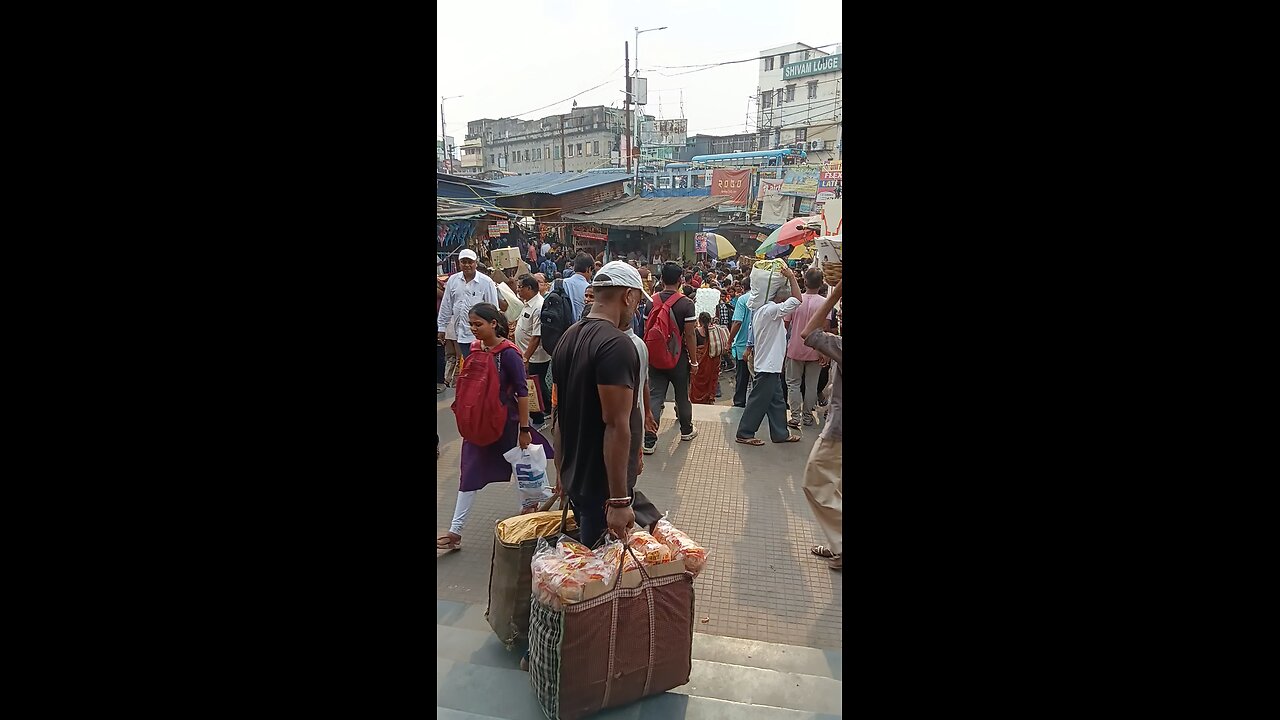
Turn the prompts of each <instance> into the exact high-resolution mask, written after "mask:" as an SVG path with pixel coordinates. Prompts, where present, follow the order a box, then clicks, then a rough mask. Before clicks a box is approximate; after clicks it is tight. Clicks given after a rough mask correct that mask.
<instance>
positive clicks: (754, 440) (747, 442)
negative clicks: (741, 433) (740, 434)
mask: <svg viewBox="0 0 1280 720" xmlns="http://www.w3.org/2000/svg"><path fill="white" fill-rule="evenodd" d="M734 442H740V443H742V444H743V445H754V446H756V447H759V446H761V445H763V444H764V441H763V440H761V439H760V438H734Z"/></svg>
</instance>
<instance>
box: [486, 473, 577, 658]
mask: <svg viewBox="0 0 1280 720" xmlns="http://www.w3.org/2000/svg"><path fill="white" fill-rule="evenodd" d="M555 500H556V498H554V497H552V498H550V499H549V500H547V501H546V502H545V503H543V505H542V507H541V508H539V512H536V513H529V514H527V515H516V516H514V517H511V518H507V519H506V520H504V521H501V522H499V523H498V524H497V525H495V527H494V531H493V558H492V560H491V562H490V564H489V607H488V608H487V609H486V610H485V613H484V615H485V619H486V620H488V621H489V627H491V628H493V632H494V634H495V635H497V636H498V639H499V640H501V641H502V644H503V645H505V646H507V648H508V649H511V648H513V647H514V646H516V645H517V644H520V643H523V642H524V641H525V640H526V639H527V638H528V637H529V599H530V597H531V590H532V588H533V571H532V570H531V569H530V567H529V566H530V564H531V563H532V562H533V551H534V549H535V548H536V546H537V544H538V537H545V538H547V539H548V540H551V539H553V538H556V537H558V536H559V535H560V534H561V532H562V531H563V532H564V534H566V535H568V536H569V537H571V538H574V539H577V537H578V526H577V524H576V523H574V520H573V517H572V516H568V513H567V512H548V508H550V507H551V504H552V503H553V502H555ZM561 504H563V505H565V506H566V510H567V506H568V503H567V502H565V501H563V500H561ZM513 521H519V522H521V523H523V524H539V525H542V526H543V527H544V528H545V529H544V530H542V532H539V533H537V537H531V538H528V539H521V540H519V541H517V542H508V541H507V539H504V537H503V533H504V528H503V524H504V523H506V524H510V523H512V522H513ZM543 521H554V524H549V523H547V522H543Z"/></svg>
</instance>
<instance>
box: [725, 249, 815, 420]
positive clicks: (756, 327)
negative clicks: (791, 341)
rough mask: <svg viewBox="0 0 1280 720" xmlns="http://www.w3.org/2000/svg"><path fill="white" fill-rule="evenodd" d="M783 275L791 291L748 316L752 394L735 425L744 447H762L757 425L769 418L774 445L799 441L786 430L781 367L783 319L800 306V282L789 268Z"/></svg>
mask: <svg viewBox="0 0 1280 720" xmlns="http://www.w3.org/2000/svg"><path fill="white" fill-rule="evenodd" d="M782 276H783V277H785V278H787V279H788V280H789V281H790V282H791V287H790V289H788V288H785V287H784V288H780V289H779V290H778V293H777V295H775V296H774V297H773V298H771V301H770V302H766V303H765V304H764V305H762V306H760V308H759V309H757V310H756V311H755V313H754V314H753V315H752V316H751V332H752V334H753V335H754V341H753V342H754V347H753V348H751V349H750V352H751V353H752V355H753V356H754V358H755V369H756V374H755V377H753V378H752V379H751V395H750V396H749V397H748V398H747V407H746V409H745V410H743V411H742V419H741V420H740V421H739V422H738V432H737V441H738V442H740V443H742V444H743V445H763V444H764V441H763V440H761V439H759V438H757V437H756V431H757V430H759V429H760V423H761V421H763V420H764V419H765V417H768V418H769V438H770V439H771V440H773V441H774V442H775V443H784V442H799V441H800V436H799V435H792V434H791V432H790V431H789V430H788V429H787V396H786V393H785V392H784V391H783V382H782V366H783V364H784V363H785V361H786V359H787V329H786V326H785V322H786V318H787V317H788V316H789V315H791V313H793V312H795V309H796V308H798V307H800V283H798V282H796V274H795V272H794V271H792V270H791V268H788V267H783V268H782Z"/></svg>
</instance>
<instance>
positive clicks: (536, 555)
mask: <svg viewBox="0 0 1280 720" xmlns="http://www.w3.org/2000/svg"><path fill="white" fill-rule="evenodd" d="M612 545H614V546H616V548H617V550H616V551H611V549H610V548H609V545H608V544H606V545H605V546H604V547H602V548H600V552H599V553H594V552H592V551H591V549H590V548H588V547H587V546H585V545H583V544H582V543H579V542H577V541H575V540H573V539H571V538H569V537H567V536H564V535H561V536H560V541H559V542H558V543H556V545H555V546H554V547H553V546H552V545H551V543H548V542H547V541H546V539H545V538H539V539H538V547H537V549H536V550H534V552H533V563H532V570H533V596H534V598H536V599H537V600H538V602H541V603H543V604H545V605H547V606H549V607H552V608H556V609H562V608H563V607H564V606H565V605H567V604H573V603H576V602H581V601H582V592H583V590H584V589H585V588H586V587H587V584H588V583H591V582H593V581H596V580H599V581H601V582H603V583H605V584H608V583H611V582H612V581H613V578H614V576H615V573H616V572H617V567H618V565H617V557H618V556H617V553H618V552H621V548H622V544H621V543H619V542H618V541H616V540H614V541H612ZM610 552H613V558H614V564H613V565H612V566H610V565H608V564H606V562H605V560H604V558H605V557H606V556H608V555H609V554H610Z"/></svg>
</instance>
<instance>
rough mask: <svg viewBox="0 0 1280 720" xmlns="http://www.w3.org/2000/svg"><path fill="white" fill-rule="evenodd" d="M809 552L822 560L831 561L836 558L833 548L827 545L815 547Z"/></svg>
mask: <svg viewBox="0 0 1280 720" xmlns="http://www.w3.org/2000/svg"><path fill="white" fill-rule="evenodd" d="M809 552H811V553H813V554H814V555H817V556H818V557H820V558H827V559H831V558H833V557H835V556H836V554H835V553H833V552H831V548H829V547H827V546H826V545H815V546H814V547H811V548H809Z"/></svg>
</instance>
